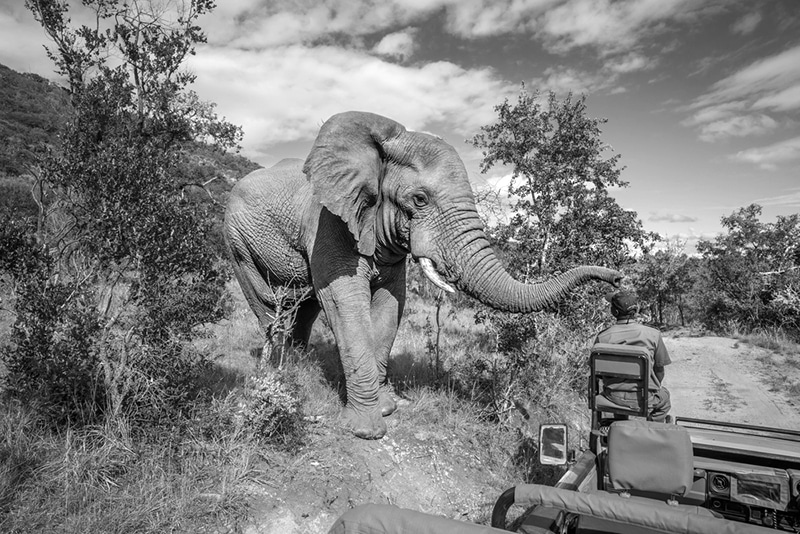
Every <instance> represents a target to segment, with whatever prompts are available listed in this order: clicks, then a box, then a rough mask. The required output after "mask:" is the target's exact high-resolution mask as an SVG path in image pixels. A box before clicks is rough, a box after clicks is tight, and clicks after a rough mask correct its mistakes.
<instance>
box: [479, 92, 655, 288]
mask: <svg viewBox="0 0 800 534" xmlns="http://www.w3.org/2000/svg"><path fill="white" fill-rule="evenodd" d="M538 99H539V95H538V93H534V94H530V93H528V92H526V91H525V89H524V87H523V90H522V92H521V93H520V95H519V98H518V101H517V103H516V104H515V105H512V104H511V103H509V102H508V100H505V101H504V102H503V103H502V104H500V105H498V106H496V107H495V111H497V114H498V121H497V122H496V123H494V124H491V125H488V126H483V127H481V133H479V134H478V135H476V136H475V137H474V138H473V139H472V144H473V145H474V146H476V147H478V148H481V149H483V161H482V163H481V172H484V173H485V172H487V171H488V170H489V169H491V168H492V167H493V166H495V165H498V164H499V165H505V166H509V167H511V172H512V177H511V183H510V185H509V188H508V193H509V198H510V199H511V201H512V206H511V208H512V210H513V211H514V212H515V215H514V216H513V218H512V220H511V222H510V224H508V225H507V226H502V227H500V228H497V229H495V231H494V232H493V233H494V235H495V236H496V238H497V244H498V246H500V247H501V248H504V249H506V252H508V250H509V249H513V250H515V253H514V254H511V255H508V254H507V259H508V260H509V263H510V265H511V268H512V269H516V270H517V272H519V273H522V274H523V275H527V274H538V275H542V274H549V273H552V272H553V271H556V270H563V269H565V268H567V267H568V266H570V265H574V264H576V263H603V264H610V265H616V266H620V265H622V264H624V263H625V262H627V261H628V259H629V257H630V254H631V249H632V248H638V249H641V250H645V251H646V250H647V249H648V247H649V244H650V242H651V241H653V240H655V239H657V236H656V235H655V234H651V233H648V232H645V231H644V230H643V228H642V224H641V221H639V220H637V219H636V213H634V212H631V211H626V210H624V209H622V208H621V207H620V206H619V205H618V204H617V203H616V201H615V200H614V198H613V197H611V196H610V195H609V192H608V190H609V188H611V187H626V186H627V185H628V184H627V182H624V181H622V180H621V179H620V173H621V170H622V169H620V168H619V167H618V162H619V158H620V156H619V154H617V155H614V156H611V157H610V158H608V159H604V157H603V154H604V152H605V151H606V150H607V149H608V148H609V147H608V146H607V145H606V144H604V143H603V142H602V141H601V139H600V136H601V130H600V125H602V124H604V123H605V122H606V120H605V119H592V118H589V117H587V116H586V98H585V97H581V98H580V99H577V100H573V97H572V94H569V95H568V96H567V97H566V98H565V99H564V100H563V101H559V100H558V99H557V98H556V95H555V94H554V93H552V92H551V93H550V94H549V96H548V99H547V108H546V109H544V108H543V107H542V105H541V104H540V103H539V101H538ZM531 258H533V261H531Z"/></svg>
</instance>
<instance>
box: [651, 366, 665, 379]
mask: <svg viewBox="0 0 800 534" xmlns="http://www.w3.org/2000/svg"><path fill="white" fill-rule="evenodd" d="M653 374H654V375H656V378H658V382H659V384H663V383H664V368H663V367H662V366H660V365H656V366H655V367H653Z"/></svg>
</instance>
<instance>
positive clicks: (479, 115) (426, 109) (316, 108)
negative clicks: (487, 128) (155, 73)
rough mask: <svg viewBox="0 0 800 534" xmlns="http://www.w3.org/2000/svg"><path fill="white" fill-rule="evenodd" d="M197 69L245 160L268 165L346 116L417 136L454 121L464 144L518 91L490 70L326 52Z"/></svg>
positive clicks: (270, 53) (245, 58)
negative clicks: (386, 123)
mask: <svg viewBox="0 0 800 534" xmlns="http://www.w3.org/2000/svg"><path fill="white" fill-rule="evenodd" d="M190 67H191V68H192V70H193V71H194V72H195V73H196V74H197V77H198V78H197V83H196V89H197V91H198V93H199V94H201V95H202V96H203V98H204V99H207V100H211V101H214V102H216V103H217V104H218V108H217V109H218V110H219V113H220V114H221V115H225V116H226V117H227V119H228V120H230V121H232V122H233V123H235V124H241V125H242V126H243V128H244V131H245V139H244V143H243V148H244V151H245V154H246V155H248V156H250V157H253V158H254V159H257V160H260V161H261V162H262V163H266V160H268V159H269V157H270V156H269V150H270V146H272V145H275V144H278V143H285V142H291V141H303V140H308V141H310V140H312V139H313V138H314V137H315V136H316V133H317V131H318V130H319V127H320V125H321V124H322V122H323V121H325V120H326V119H328V118H329V117H330V116H331V115H333V114H335V113H339V112H342V111H346V110H362V111H371V112H375V113H379V114H382V115H386V116H388V117H391V118H393V119H395V120H397V121H398V122H401V123H402V124H404V125H405V126H406V127H408V128H410V129H414V130H432V131H435V130H436V129H437V125H438V124H442V123H447V125H448V128H449V129H450V130H451V131H453V132H454V133H455V134H457V135H460V136H462V137H461V139H463V138H464V137H466V136H471V135H472V134H474V133H476V132H477V131H478V129H479V128H480V126H481V125H483V124H487V123H489V122H491V121H493V120H494V119H495V116H494V110H493V106H494V105H495V104H497V102H499V101H502V99H503V98H504V97H510V96H511V95H513V94H515V92H516V91H517V87H516V86H510V85H508V84H507V83H506V82H504V81H502V80H500V79H498V78H497V77H496V75H495V74H494V72H493V71H492V70H490V69H485V68H481V69H464V68H462V67H459V66H457V65H454V64H452V63H448V62H443V61H440V62H435V63H429V64H426V65H423V66H414V67H407V66H401V65H397V64H392V63H389V62H386V61H383V60H381V59H379V58H376V57H374V56H371V55H370V54H369V53H367V52H363V51H357V50H346V49H341V48H335V47H326V46H322V47H314V48H311V47H306V46H302V45H291V46H285V47H277V48H270V49H265V50H261V51H244V50H230V49H228V50H221V49H213V48H206V49H203V50H202V53H199V54H198V55H197V56H195V57H193V58H192V59H191V63H190ZM456 148H457V149H461V148H462V147H459V146H456Z"/></svg>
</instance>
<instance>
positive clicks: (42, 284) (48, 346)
mask: <svg viewBox="0 0 800 534" xmlns="http://www.w3.org/2000/svg"><path fill="white" fill-rule="evenodd" d="M0 257H2V258H3V260H2V261H0V275H5V277H6V278H9V279H10V282H11V285H12V286H13V287H14V296H15V298H14V309H15V312H16V318H15V321H14V324H13V327H12V330H11V335H10V338H9V343H8V344H7V345H5V346H3V347H0V357H2V360H3V362H4V364H5V366H6V369H7V375H6V377H5V380H6V384H7V387H8V388H9V389H10V390H11V391H12V392H14V393H15V394H16V395H17V396H19V397H21V398H27V399H37V401H38V402H39V403H40V404H41V405H42V406H43V407H45V409H46V411H47V412H48V413H49V415H50V416H51V418H52V419H53V420H54V421H56V422H66V421H69V420H75V419H87V418H88V419H89V420H91V419H93V418H94V417H95V416H97V415H98V414H99V412H100V411H102V407H104V405H105V401H104V392H103V388H102V386H101V383H100V382H101V380H102V379H101V377H100V375H99V373H98V371H99V367H98V361H99V360H98V355H97V352H96V346H95V344H96V341H97V339H98V336H99V334H100V331H101V329H102V321H101V318H100V317H99V315H98V313H97V309H96V306H94V304H93V303H94V295H93V293H92V291H91V289H90V288H88V287H87V286H85V285H84V284H81V283H79V282H75V281H71V280H67V281H63V280H60V279H59V278H58V277H56V276H55V273H54V269H55V268H54V262H53V260H52V258H50V256H49V255H47V254H46V253H45V251H44V250H43V249H42V248H41V247H39V246H38V245H37V244H36V242H35V241H34V240H33V238H32V237H31V236H30V235H28V234H26V233H25V229H24V227H23V226H21V225H19V224H17V223H15V222H14V221H7V223H6V224H5V225H3V227H2V229H0Z"/></svg>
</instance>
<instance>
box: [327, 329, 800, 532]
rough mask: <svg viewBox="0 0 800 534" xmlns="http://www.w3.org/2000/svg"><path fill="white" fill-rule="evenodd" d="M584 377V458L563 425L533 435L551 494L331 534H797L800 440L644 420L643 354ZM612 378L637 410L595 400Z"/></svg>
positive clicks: (390, 519) (631, 353) (353, 521)
mask: <svg viewBox="0 0 800 534" xmlns="http://www.w3.org/2000/svg"><path fill="white" fill-rule="evenodd" d="M590 368H591V373H590V379H589V395H588V399H589V410H590V412H591V434H590V439H589V440H588V445H589V446H588V448H586V450H583V451H582V452H581V454H580V455H579V456H578V455H577V454H576V453H574V452H572V451H569V450H568V445H567V444H568V441H567V437H568V436H567V426H566V425H563V424H546V425H542V426H541V427H540V429H539V438H540V440H539V444H540V445H539V458H540V461H541V462H542V463H544V464H558V465H568V470H567V471H566V473H565V474H564V475H563V476H562V477H561V479H560V480H559V481H558V483H556V484H555V486H544V485H538V484H526V485H520V486H517V487H514V488H511V489H509V490H507V491H505V492H504V493H503V494H502V495H501V496H500V498H499V499H498V500H497V502H496V504H495V506H494V510H493V513H492V526H491V527H487V526H480V525H474V524H470V523H465V522H460V521H452V520H449V519H445V518H442V517H436V516H431V515H427V514H422V513H419V512H413V511H409V510H401V509H399V508H396V507H392V506H386V505H365V506H361V507H357V508H355V509H353V510H351V511H349V512H347V513H346V514H344V515H343V516H342V517H341V518H340V519H339V520H338V521H337V523H336V524H334V526H333V527H332V529H331V530H330V532H331V533H335V534H349V533H370V534H389V533H412V532H413V533H418V534H426V533H430V534H434V533H435V534H445V533H451V532H452V533H455V532H462V533H467V534H469V533H472V532H474V533H489V532H503V531H505V529H506V528H507V524H506V523H507V514H508V511H509V509H510V508H511V507H512V506H517V507H521V508H522V509H523V510H524V511H523V512H522V514H520V515H519V517H517V519H516V520H514V522H513V525H512V527H511V528H512V530H514V531H515V532H519V533H524V534H547V533H561V534H601V533H611V534H627V533H644V534H650V533H687V534H717V533H732V534H736V533H750V532H752V533H765V532H767V531H768V530H773V531H774V530H777V531H784V532H795V533H800V431H792V430H782V429H776V428H765V427H758V426H752V425H744V424H738V423H718V422H714V421H709V420H703V419H690V418H681V417H677V418H676V419H675V420H674V421H671V422H669V423H657V422H653V421H649V420H648V415H647V414H648V409H647V402H646V394H647V393H646V392H647V391H648V381H649V376H650V369H649V367H648V357H647V353H646V352H645V350H644V349H641V348H637V347H631V346H625V345H603V344H598V345H595V346H594V347H593V348H592V351H591V354H590ZM609 377H617V378H619V377H622V378H625V379H627V380H631V381H634V382H636V383H637V385H638V386H637V390H638V391H639V393H640V398H639V403H638V404H639V407H638V408H637V409H629V408H627V407H624V406H619V405H616V404H613V403H611V402H610V401H608V400H607V399H606V398H605V397H603V396H601V395H599V392H600V391H601V387H602V383H603V380H604V379H606V378H609Z"/></svg>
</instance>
